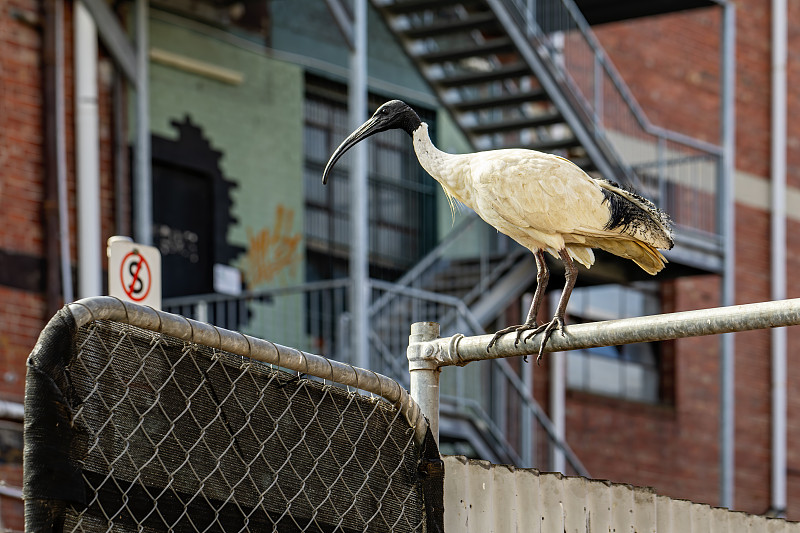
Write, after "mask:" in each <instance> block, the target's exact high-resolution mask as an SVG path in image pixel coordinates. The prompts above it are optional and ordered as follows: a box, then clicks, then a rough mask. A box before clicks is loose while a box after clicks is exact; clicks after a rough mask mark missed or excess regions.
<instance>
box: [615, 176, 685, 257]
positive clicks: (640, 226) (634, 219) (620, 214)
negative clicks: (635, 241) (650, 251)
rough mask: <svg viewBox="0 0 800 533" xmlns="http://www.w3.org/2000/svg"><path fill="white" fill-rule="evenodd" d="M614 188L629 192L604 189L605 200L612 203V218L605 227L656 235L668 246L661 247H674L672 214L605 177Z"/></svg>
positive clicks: (668, 248)
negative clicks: (670, 215) (622, 192)
mask: <svg viewBox="0 0 800 533" xmlns="http://www.w3.org/2000/svg"><path fill="white" fill-rule="evenodd" d="M605 181H606V182H607V183H609V184H610V185H611V186H613V187H614V188H617V189H620V191H624V194H625V195H629V196H631V197H632V198H633V200H631V199H630V198H627V197H626V196H625V195H623V194H621V193H619V192H615V191H614V190H611V189H607V188H605V187H604V188H603V189H602V191H603V203H607V204H608V206H609V211H610V217H609V220H608V222H607V223H606V226H605V228H604V229H606V230H618V231H621V232H623V233H629V234H633V233H636V234H642V233H644V234H648V233H649V234H653V235H654V236H656V237H657V239H658V240H660V241H664V242H663V244H664V246H661V245H659V246H658V248H662V249H667V250H671V249H672V247H673V246H674V245H675V243H674V241H673V239H672V220H671V219H670V217H669V215H668V214H667V213H665V212H664V211H662V210H661V209H659V208H657V207H656V206H655V204H653V202H651V201H650V200H648V199H647V198H644V197H643V196H641V195H639V194H637V193H636V192H634V191H632V190H630V189H627V188H623V187H620V186H619V185H618V184H617V183H614V182H613V181H610V180H605Z"/></svg>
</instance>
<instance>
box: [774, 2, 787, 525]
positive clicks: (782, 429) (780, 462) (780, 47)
mask: <svg viewBox="0 0 800 533" xmlns="http://www.w3.org/2000/svg"><path fill="white" fill-rule="evenodd" d="M788 16H789V13H788V7H787V2H786V0H772V98H771V100H772V135H770V139H771V146H770V151H771V157H770V174H771V176H770V183H771V184H772V187H771V193H772V194H771V206H772V216H771V224H770V229H771V231H770V283H771V294H770V298H771V299H772V300H780V299H783V298H786V144H787V140H786V105H787V103H786V89H787V87H786V85H787V84H786V61H787V50H786V49H787V22H786V21H787V19H788ZM786 357H787V339H786V330H783V329H775V330H773V331H772V409H771V414H772V476H771V481H772V487H771V494H772V496H771V505H770V507H771V508H772V510H773V511H774V512H776V513H777V514H778V515H779V516H783V515H785V513H786V461H787V459H786V442H787V439H786V431H787V430H786V412H787V407H786V380H787V376H786V365H787V363H786Z"/></svg>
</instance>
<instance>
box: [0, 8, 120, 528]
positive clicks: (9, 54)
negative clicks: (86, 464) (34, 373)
mask: <svg viewBox="0 0 800 533" xmlns="http://www.w3.org/2000/svg"><path fill="white" fill-rule="evenodd" d="M41 4H42V2H38V1H35V0H11V1H8V2H5V3H3V7H2V9H0V168H2V172H1V173H0V252H3V253H6V254H8V253H10V254H14V255H15V256H22V257H24V258H26V260H27V261H29V262H27V263H26V264H32V265H40V266H41V268H42V269H41V271H40V272H39V278H38V279H40V280H41V283H38V285H39V287H33V288H32V287H30V286H27V285H30V283H28V284H25V283H23V284H21V285H26V288H21V287H17V286H7V285H1V284H0V399H4V400H11V401H17V402H21V401H22V400H23V394H24V380H25V360H26V358H27V356H28V354H29V353H30V351H31V348H33V345H34V344H35V342H36V338H37V337H38V334H39V332H40V331H41V329H42V328H43V327H44V325H45V323H46V321H47V320H48V319H49V317H50V314H51V312H52V310H50V309H47V308H46V301H45V294H44V292H43V291H44V286H43V283H44V270H43V269H44V265H45V263H44V261H43V259H44V254H45V247H44V243H45V238H46V236H45V234H44V225H43V218H42V213H43V201H44V195H45V190H44V168H43V158H44V153H45V152H44V150H45V147H44V135H43V129H42V126H43V119H44V116H43V104H44V98H43V87H42V61H43V58H42V53H43V50H42V46H43V42H42V27H41V23H42V21H43V18H42V15H43V13H41V12H40V9H41ZM71 10H72V5H71V3H69V2H66V5H65V11H66V13H65V22H66V24H65V28H64V30H65V41H66V42H65V43H64V45H63V47H64V50H65V55H66V57H65V68H66V72H65V79H64V88H65V106H66V116H65V124H66V145H67V169H68V200H69V220H70V234H71V258H72V260H73V263H74V260H75V258H76V257H77V242H76V239H75V228H76V212H75V177H74V152H73V130H72V127H73V124H74V115H73V107H74V106H73V99H74V91H73V75H72V64H73V57H72V24H71V19H72V14H71ZM15 14H19V15H21V16H15ZM21 19H22V20H21ZM101 63H102V65H101V69H100V73H99V76H98V78H99V80H98V81H99V88H100V97H99V102H98V103H99V107H100V109H99V112H100V123H101V126H100V142H101V147H100V153H101V160H100V167H101V187H102V191H101V195H100V198H101V210H102V235H103V239H104V240H105V239H107V238H108V237H109V236H110V235H112V234H113V220H114V198H113V167H112V155H113V151H112V142H113V138H112V131H113V125H112V123H111V121H110V117H111V116H112V112H111V109H112V108H111V105H112V104H111V92H110V91H111V84H110V81H111V77H110V75H109V74H110V72H111V70H110V68H109V67H110V63H109V60H108V59H101ZM102 244H103V243H97V245H98V246H102ZM102 257H103V260H104V261H105V254H102ZM56 260H57V259H56ZM2 268H10V267H8V266H6V265H2V264H0V269H2ZM25 274H29V273H25V272H5V273H4V279H7V278H8V277H9V276H12V275H18V276H20V277H22V276H23V275H25ZM34 285H37V283H34ZM0 480H2V481H5V482H6V483H7V484H8V485H9V486H12V487H19V486H21V483H22V481H21V469H20V466H19V465H14V464H5V465H0ZM0 516H1V517H2V521H3V526H4V527H6V528H12V529H15V530H21V529H22V505H21V502H19V501H18V500H14V499H9V498H8V497H2V498H0Z"/></svg>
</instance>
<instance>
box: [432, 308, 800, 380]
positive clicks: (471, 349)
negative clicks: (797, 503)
mask: <svg viewBox="0 0 800 533" xmlns="http://www.w3.org/2000/svg"><path fill="white" fill-rule="evenodd" d="M796 325H800V298H795V299H791V300H780V301H777V302H761V303H752V304H744V305H734V306H729V307H715V308H711V309H699V310H696V311H682V312H678V313H667V314H660V315H650V316H643V317H636V318H622V319H618V320H606V321H602V322H591V323H587V324H571V325H568V326H566V327H565V328H564V331H563V332H561V333H559V332H556V333H554V334H553V335H552V337H550V340H549V341H548V342H547V346H545V349H544V351H545V352H561V351H566V350H585V349H587V348H597V347H599V346H616V345H619V344H632V343H636V342H653V341H663V340H670V339H681V338H685V337H699V336H703V335H717V334H721V333H731V332H736V331H748V330H753V329H766V328H775V327H783V326H796ZM491 339H492V335H478V336H474V337H464V336H463V335H453V336H452V337H446V338H439V339H435V340H432V341H429V342H427V343H426V345H425V346H424V347H421V348H420V349H421V350H423V351H424V352H425V353H426V354H428V355H427V357H428V358H432V359H434V360H435V361H436V363H437V367H443V366H450V365H458V366H463V365H465V364H467V363H470V362H472V361H482V360H486V359H497V358H501V357H515V356H520V355H523V356H524V355H533V354H537V353H538V352H539V345H540V342H541V335H536V336H535V337H533V338H532V339H530V340H528V341H527V342H525V343H523V342H520V343H515V335H506V336H504V337H503V338H501V339H500V340H499V341H498V342H497V344H496V345H495V347H493V348H492V349H490V350H487V349H486V346H487V345H488V344H489V341H490V340H491Z"/></svg>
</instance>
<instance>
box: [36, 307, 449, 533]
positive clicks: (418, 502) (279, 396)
mask: <svg viewBox="0 0 800 533" xmlns="http://www.w3.org/2000/svg"><path fill="white" fill-rule="evenodd" d="M287 369H291V370H295V371H297V372H298V373H297V374H294V373H291V372H287V371H286V370H287ZM313 376H316V378H314V377H313ZM342 384H344V385H347V386H348V387H343V386H342ZM355 388H358V389H361V390H362V391H369V392H371V393H373V394H372V395H371V396H366V395H363V394H359V393H357V392H356V391H355V390H354V389H355ZM25 401H26V405H25V409H26V420H25V481H24V492H25V498H26V510H25V513H26V528H28V529H29V530H36V531H39V530H62V529H63V530H66V531H134V530H135V531H164V530H170V531H226V532H227V531H279V532H307V531H313V532H323V531H325V532H328V531H331V532H350V531H437V530H440V527H441V518H442V513H441V494H442V493H441V490H442V478H441V476H440V475H438V474H439V473H440V472H441V469H440V468H438V465H440V464H441V463H440V462H439V456H438V450H437V449H436V447H435V444H433V440H432V437H431V435H430V432H429V431H427V424H426V422H425V421H424V418H422V417H421V416H420V413H419V410H418V408H417V406H416V405H415V404H414V403H413V402H412V401H411V400H410V398H409V397H408V395H407V394H406V392H405V391H404V390H403V389H402V388H400V387H399V386H398V385H397V384H396V383H395V382H393V381H391V380H389V379H388V378H385V377H383V376H380V375H378V374H375V373H372V372H369V371H365V370H361V369H355V368H353V367H350V366H349V365H343V364H341V363H337V362H335V361H330V360H327V359H324V358H322V357H319V356H313V355H310V354H305V353H303V352H299V351H297V350H293V349H289V348H285V347H282V346H278V345H275V344H272V343H267V342H265V341H260V340H258V339H253V338H249V337H246V336H243V335H241V334H236V333H233V332H229V331H226V330H221V329H217V328H213V327H211V326H208V325H204V324H201V323H199V322H194V321H190V320H187V319H184V318H182V317H177V316H176V315H169V314H167V313H160V312H155V311H153V310H150V309H146V308H142V307H139V306H135V305H130V304H122V303H121V302H119V301H117V300H114V299H110V298H93V299H89V300H84V301H82V302H79V303H78V304H71V305H70V306H67V307H65V308H64V309H63V310H61V311H60V312H59V313H58V314H57V315H56V316H55V317H54V318H53V320H51V322H50V323H49V325H48V326H47V327H46V328H45V330H44V331H43V332H42V335H41V337H40V339H39V342H38V343H37V345H36V348H35V349H34V350H33V352H32V354H31V357H30V358H29V361H28V377H27V383H26V400H25Z"/></svg>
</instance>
